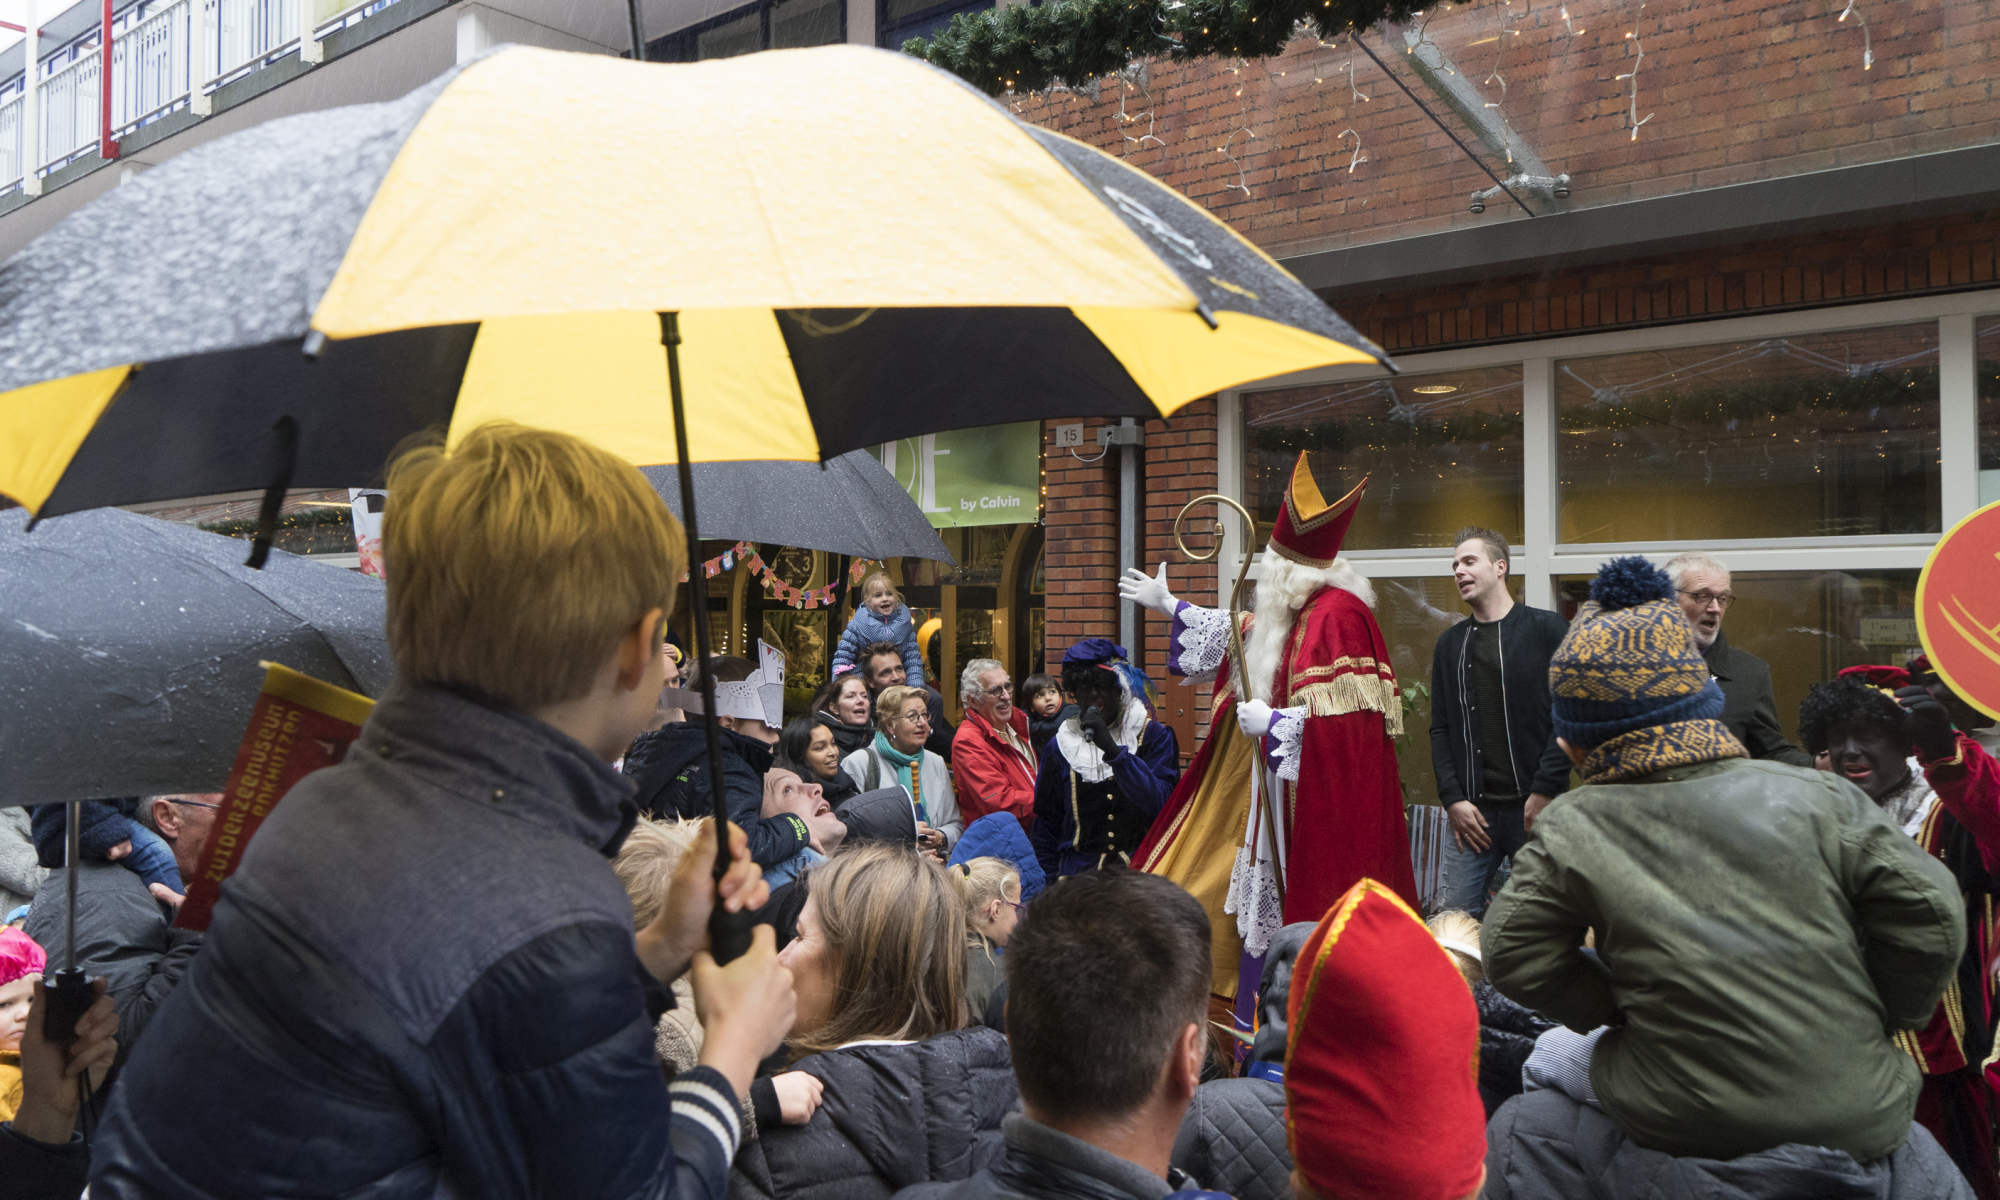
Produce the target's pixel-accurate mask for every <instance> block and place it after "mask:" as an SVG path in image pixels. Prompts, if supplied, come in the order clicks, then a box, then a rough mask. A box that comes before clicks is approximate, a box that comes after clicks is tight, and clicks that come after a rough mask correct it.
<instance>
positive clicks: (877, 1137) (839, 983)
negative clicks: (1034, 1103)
mask: <svg viewBox="0 0 2000 1200" xmlns="http://www.w3.org/2000/svg"><path fill="white" fill-rule="evenodd" d="M805 885H806V889H807V899H806V903H805V908H804V909H803V910H801V912H800V913H799V936H798V938H797V940H795V941H793V942H792V943H791V944H790V945H789V946H787V947H786V948H785V951H784V953H783V954H782V955H780V958H781V960H782V961H783V963H784V965H785V966H787V967H788V968H790V970H791V972H792V980H793V985H794V987H795V989H796V991H797V994H798V1019H797V1021H796V1023H795V1024H794V1025H793V1027H792V1035H791V1038H790V1039H789V1041H788V1042H787V1043H786V1045H787V1048H788V1050H789V1052H790V1053H791V1054H792V1056H793V1057H794V1059H795V1061H794V1063H793V1069H795V1070H799V1071H804V1072H806V1073H807V1074H810V1075H813V1076H814V1077H816V1078H818V1079H819V1080H820V1081H821V1082H822V1083H823V1085H824V1089H823V1093H822V1098H821V1102H820V1106H819V1109H818V1111H817V1112H815V1113H814V1114H813V1116H812V1119H811V1120H809V1121H808V1122H807V1123H806V1124H805V1125H803V1126H798V1127H790V1126H779V1127H775V1128H774V1127H772V1126H770V1125H767V1124H766V1125H763V1127H762V1131H761V1135H760V1140H759V1141H757V1142H756V1143H754V1144H750V1145H746V1146H745V1147H744V1148H743V1150H742V1151H741V1152H740V1153H738V1155H737V1158H736V1167H735V1172H734V1174H733V1176H732V1178H731V1180H730V1189H729V1190H730V1194H731V1195H732V1196H734V1197H739V1198H741V1197H744V1196H759V1197H774V1198H775V1197H784V1198H785V1200H833V1198H835V1197H838V1198H839V1200H887V1198H888V1197H889V1196H891V1195H893V1194H894V1193H895V1192H896V1191H897V1190H898V1189H901V1188H904V1187H907V1186H909V1185H910V1184H913V1183H924V1182H930V1181H938V1182H950V1181H955V1180H960V1179H965V1178H968V1177H970V1176H971V1175H972V1174H973V1173H974V1172H976V1171H978V1170H980V1169H981V1168H982V1167H986V1166H989V1165H991V1164H993V1163H995V1162H997V1161H999V1159H1000V1157H1001V1155H1002V1153H1003V1150H1002V1144H1001V1139H1000V1122H1001V1119H1002V1118H1004V1117H1005V1116H1006V1115H1007V1114H1008V1113H1010V1112H1014V1111H1017V1110H1018V1109H1019V1108H1020V1100H1019V1097H1018V1093H1017V1092H1016V1091H1015V1086H1014V1073H1013V1068H1012V1065H1011V1062H1010V1060H1009V1058H1008V1055H1007V1041H1006V1039H1005V1038H1004V1037H1002V1036H1001V1035H1000V1034H998V1033H995V1032H994V1031H993V1030H990V1029H985V1028H981V1027H978V1026H974V1027H972V1028H964V1026H965V1016H964V1012H965V998H964V997H965V936H966V914H965V903H964V901H963V900H962V899H961V898H960V894H959V890H958V888H957V887H956V886H954V885H953V883H952V881H951V880H950V878H949V877H948V875H947V869H946V868H945V867H942V866H940V865H938V864H937V863H935V862H933V861H931V860H930V859H929V858H928V857H926V856H924V855H919V854H912V853H911V852H910V851H909V850H908V849H906V848H903V847H897V846H888V845H882V844H879V843H877V844H869V845H864V846H858V847H854V848H851V849H843V850H841V851H839V852H837V853H835V854H834V855H833V857H832V858H830V859H828V860H827V861H826V862H825V863H823V864H821V865H820V866H817V867H815V868H813V869H812V871H811V872H809V873H808V874H807V875H806V876H805ZM760 1124H762V1123H761V1122H760Z"/></svg>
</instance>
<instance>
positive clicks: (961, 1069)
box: [729, 1027, 1021, 1200]
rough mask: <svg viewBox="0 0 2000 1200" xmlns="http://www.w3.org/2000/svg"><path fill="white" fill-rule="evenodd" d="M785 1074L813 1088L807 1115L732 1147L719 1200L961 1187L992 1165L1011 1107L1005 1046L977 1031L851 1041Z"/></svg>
mask: <svg viewBox="0 0 2000 1200" xmlns="http://www.w3.org/2000/svg"><path fill="white" fill-rule="evenodd" d="M793 1069H794V1070H799V1071H805V1072H807V1073H809V1074H812V1075H815V1076H818V1077H819V1079H820V1080H821V1081H823V1082H824V1083H825V1085H826V1089H825V1092H824V1093H823V1095H822V1097H821V1100H820V1106H819V1109H818V1110H817V1111H816V1112H814V1113H813V1116H812V1120H811V1121H809V1122H807V1123H806V1124H804V1125H780V1126H777V1127H776V1128H772V1129H766V1130H764V1131H763V1132H762V1133H761V1134H760V1135H759V1138H758V1140H757V1141H755V1142H750V1143H747V1144H745V1145H744V1147H743V1149H742V1151H741V1152H740V1153H738V1154H737V1156H736V1167H735V1169H734V1170H733V1171H731V1172H730V1177H729V1195H730V1197H731V1200H778V1198H780V1197H782V1198H783V1200H888V1197H890V1196H892V1195H894V1194H895V1193H896V1191H897V1189H899V1188H905V1187H908V1186H910V1185H911V1184H915V1183H929V1182H934V1181H936V1182H948V1181H954V1180H960V1179H967V1178H970V1177H971V1176H972V1175H973V1173H974V1172H976V1171H979V1170H980V1169H981V1168H983V1167H989V1166H992V1165H993V1164H994V1163H996V1162H998V1161H999V1160H1000V1158H1001V1156H1002V1155H1003V1154H1004V1152H1005V1151H1004V1146H1003V1143H1002V1139H1001V1135H1000V1124H1001V1121H1002V1120H1003V1119H1004V1118H1005V1117H1006V1116H1007V1114H1009V1113H1012V1112H1018V1111H1020V1108H1021V1100H1020V1095H1019V1093H1018V1092H1016V1090H1015V1088H1014V1067H1013V1063H1012V1061H1011V1060H1010V1059H1009V1058H1008V1057H1007V1039H1006V1038H1004V1037H1002V1036H1000V1035H999V1034H997V1033H995V1032H993V1031H992V1030H991V1029H986V1028H983V1027H975V1028H972V1029H961V1030H957V1031H955V1032H952V1033H945V1034H939V1035H938V1036H937V1037H934V1038H931V1039H929V1040H928V1041H922V1042H903V1043H890V1042H874V1043H866V1042H864V1043H859V1044H856V1045H853V1046H848V1047H844V1048H842V1049H839V1050H829V1051H827V1052H826V1053H824V1054H811V1055H807V1056H806V1057H805V1058H802V1059H800V1060H799V1061H798V1062H797V1063H795V1064H794V1065H793Z"/></svg>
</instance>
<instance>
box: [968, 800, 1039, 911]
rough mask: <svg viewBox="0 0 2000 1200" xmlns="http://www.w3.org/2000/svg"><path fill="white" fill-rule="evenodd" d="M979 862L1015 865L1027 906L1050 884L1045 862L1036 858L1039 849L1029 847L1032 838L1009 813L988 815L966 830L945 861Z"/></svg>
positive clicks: (1022, 901) (1023, 898)
mask: <svg viewBox="0 0 2000 1200" xmlns="http://www.w3.org/2000/svg"><path fill="white" fill-rule="evenodd" d="M975 858H1001V859H1005V860H1007V861H1008V862H1010V863H1013V864H1014V869H1015V870H1016V871H1018V872H1019V873H1020V875H1021V903H1023V904H1026V903H1027V902H1028V901H1030V900H1033V899H1034V898H1035V897H1036V896H1038V895H1040V894H1041V891H1042V888H1043V887H1045V886H1047V884H1048V879H1047V877H1046V876H1044V875H1043V874H1042V864H1041V861H1040V860H1039V859H1037V858H1036V857H1035V848H1034V847H1033V846H1032V845H1030V844H1029V843H1028V835H1027V834H1024V833H1022V832H1021V826H1020V823H1019V822H1016V821H1014V820H1013V819H1012V818H1010V817H1009V816H1008V815H1007V814H1006V813H988V814H987V815H986V816H983V817H981V818H979V819H978V820H977V821H974V822H973V823H972V824H970V825H968V826H966V827H965V835H964V836H963V837H961V838H959V839H958V845H957V846H955V847H953V848H952V852H951V857H950V858H949V859H947V860H945V861H946V863H947V864H948V865H956V864H958V863H962V862H971V861H972V860H973V859H975Z"/></svg>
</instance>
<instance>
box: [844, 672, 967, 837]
mask: <svg viewBox="0 0 2000 1200" xmlns="http://www.w3.org/2000/svg"><path fill="white" fill-rule="evenodd" d="M928 695H929V692H928V690H927V689H925V688H920V687H886V688H883V689H882V692H881V694H880V695H878V696H876V697H875V728H876V734H875V740H874V742H873V743H871V744H870V745H868V746H867V747H866V748H864V749H861V750H856V751H855V752H854V753H852V754H850V755H848V756H847V757H846V758H844V759H841V760H840V769H841V770H843V771H845V772H847V774H848V777H849V778H851V779H853V780H854V784H855V786H856V787H857V788H859V789H860V790H861V791H863V792H872V791H874V790H876V789H877V788H887V787H898V786H900V787H901V788H902V789H903V791H904V792H906V793H908V794H909V797H910V803H911V804H912V805H913V806H915V808H916V811H917V822H918V824H917V844H918V845H919V846H922V847H923V848H924V849H926V850H928V851H930V852H931V853H933V854H934V855H936V856H937V857H938V858H939V859H940V860H942V859H944V858H946V857H948V856H949V855H950V854H951V848H952V847H953V846H954V845H956V844H957V842H958V835H959V834H960V833H963V832H964V831H965V821H964V819H963V818H961V817H960V816H959V813H958V797H957V796H956V795H954V794H953V792H952V788H951V768H950V767H949V766H947V765H946V763H945V761H944V759H942V758H940V757H939V756H938V755H937V754H936V753H935V752H934V751H931V750H929V749H926V748H925V746H924V742H925V740H926V739H928V738H929V737H930V736H931V714H930V701H929V699H928V698H927V697H928Z"/></svg>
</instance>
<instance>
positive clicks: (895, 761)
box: [875, 733, 930, 822]
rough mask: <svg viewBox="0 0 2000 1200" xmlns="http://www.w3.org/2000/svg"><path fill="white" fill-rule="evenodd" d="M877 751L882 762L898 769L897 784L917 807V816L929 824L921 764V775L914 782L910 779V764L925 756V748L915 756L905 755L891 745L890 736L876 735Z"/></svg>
mask: <svg viewBox="0 0 2000 1200" xmlns="http://www.w3.org/2000/svg"><path fill="white" fill-rule="evenodd" d="M875 751H876V753H878V754H880V755H881V756H882V761H884V762H886V763H889V764H890V765H892V766H894V767H895V768H896V782H897V783H900V784H902V785H903V790H904V791H906V792H908V793H909V794H910V800H911V802H912V803H914V804H915V805H916V809H917V814H918V815H919V816H920V817H922V818H923V819H924V820H925V821H927V822H928V821H929V820H930V809H929V808H928V807H926V806H925V804H924V794H923V790H922V787H921V781H922V779H923V775H922V774H921V772H922V771H923V766H922V764H921V763H919V764H918V766H917V771H918V772H919V774H918V775H917V777H916V779H915V780H914V781H913V780H912V779H911V777H910V764H912V763H916V762H917V760H919V759H921V758H922V757H923V756H924V748H923V747H922V746H918V747H917V752H916V753H915V754H905V753H903V752H902V751H901V750H898V749H896V747H895V746H893V745H891V744H890V743H889V735H888V734H886V733H878V734H876V735H875Z"/></svg>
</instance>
